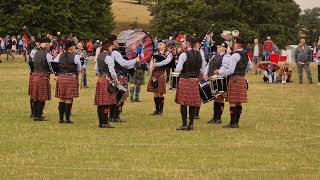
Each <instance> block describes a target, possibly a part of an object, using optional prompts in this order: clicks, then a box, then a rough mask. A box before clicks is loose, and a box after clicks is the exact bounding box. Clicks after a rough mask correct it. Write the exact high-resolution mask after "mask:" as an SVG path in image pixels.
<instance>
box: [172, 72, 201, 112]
mask: <svg viewBox="0 0 320 180" xmlns="http://www.w3.org/2000/svg"><path fill="white" fill-rule="evenodd" d="M175 101H176V103H177V104H180V105H183V106H195V107H200V105H201V99H200V90H199V80H198V79H194V78H192V79H185V78H180V80H179V84H178V88H177V93H176V100H175Z"/></svg>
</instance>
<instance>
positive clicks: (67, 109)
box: [65, 103, 72, 121]
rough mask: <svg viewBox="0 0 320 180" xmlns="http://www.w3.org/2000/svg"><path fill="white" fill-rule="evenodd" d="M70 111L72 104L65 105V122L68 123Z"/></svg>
mask: <svg viewBox="0 0 320 180" xmlns="http://www.w3.org/2000/svg"><path fill="white" fill-rule="evenodd" d="M71 110H72V103H66V104H65V115H66V120H67V121H70V115H71Z"/></svg>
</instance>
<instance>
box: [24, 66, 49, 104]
mask: <svg viewBox="0 0 320 180" xmlns="http://www.w3.org/2000/svg"><path fill="white" fill-rule="evenodd" d="M29 89H30V96H31V99H32V100H34V101H41V102H44V101H47V100H50V99H51V84H50V74H47V73H40V72H34V73H33V74H32V78H31V82H30V87H29Z"/></svg>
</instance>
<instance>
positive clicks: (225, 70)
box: [219, 53, 241, 76]
mask: <svg viewBox="0 0 320 180" xmlns="http://www.w3.org/2000/svg"><path fill="white" fill-rule="evenodd" d="M223 58H227V57H223ZM229 58H230V59H229V61H230V63H229V67H228V68H220V69H219V74H220V75H222V76H230V75H232V74H233V72H234V70H235V69H236V66H237V63H238V61H239V60H240V58H241V57H240V54H239V53H234V54H233V55H232V56H231V57H229Z"/></svg>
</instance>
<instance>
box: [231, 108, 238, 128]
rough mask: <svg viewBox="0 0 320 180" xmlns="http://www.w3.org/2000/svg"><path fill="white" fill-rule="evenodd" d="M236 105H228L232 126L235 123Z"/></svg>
mask: <svg viewBox="0 0 320 180" xmlns="http://www.w3.org/2000/svg"><path fill="white" fill-rule="evenodd" d="M236 109H237V108H236V107H230V125H231V126H234V125H236V115H237V111H236Z"/></svg>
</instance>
